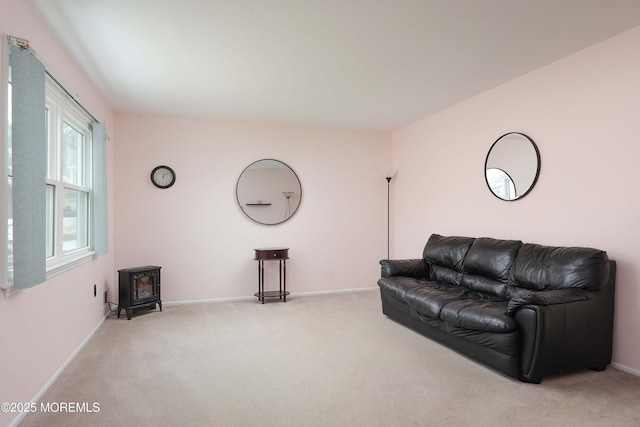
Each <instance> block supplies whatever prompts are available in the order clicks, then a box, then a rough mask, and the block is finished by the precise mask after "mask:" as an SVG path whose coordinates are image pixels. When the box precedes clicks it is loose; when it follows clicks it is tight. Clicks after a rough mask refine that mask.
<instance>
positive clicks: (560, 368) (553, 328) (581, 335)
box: [514, 276, 615, 382]
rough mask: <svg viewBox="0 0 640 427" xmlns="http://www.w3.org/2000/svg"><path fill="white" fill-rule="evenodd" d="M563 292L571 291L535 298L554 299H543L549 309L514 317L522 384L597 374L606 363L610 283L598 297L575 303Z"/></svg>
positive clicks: (524, 310) (591, 294)
mask: <svg viewBox="0 0 640 427" xmlns="http://www.w3.org/2000/svg"><path fill="white" fill-rule="evenodd" d="M612 277H614V276H612ZM564 291H573V290H565V289H562V290H556V291H544V292H541V293H544V294H546V295H542V297H544V296H547V297H548V294H547V292H550V293H551V294H556V293H557V294H556V295H555V296H552V297H548V298H547V301H548V302H549V303H554V304H550V305H536V304H527V305H524V306H522V307H520V308H519V309H518V310H517V311H516V312H515V315H514V319H515V321H516V323H517V324H518V329H519V331H520V345H521V354H520V358H521V359H520V362H521V379H522V380H524V381H527V382H540V380H541V378H542V377H544V376H547V375H555V374H559V373H562V372H571V371H575V370H578V369H596V370H603V369H605V368H606V366H607V365H608V364H609V363H611V355H612V342H613V312H614V296H615V285H614V282H613V279H612V281H611V282H610V283H609V284H607V285H606V286H604V287H602V288H601V289H600V290H598V291H587V292H586V295H584V296H585V297H586V299H584V300H581V301H569V299H571V296H570V295H569V294H568V293H567V292H564ZM558 292H559V293H558ZM575 297H576V298H579V296H577V295H576V296H575ZM563 300H564V301H565V302H566V303H563V302H562V301H563Z"/></svg>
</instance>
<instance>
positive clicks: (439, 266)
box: [423, 234, 475, 285]
mask: <svg viewBox="0 0 640 427" xmlns="http://www.w3.org/2000/svg"><path fill="white" fill-rule="evenodd" d="M474 240H475V239H474V238H473V237H456V236H449V237H445V236H441V235H439V234H432V235H431V237H429V240H428V241H427V244H426V246H425V247H424V252H423V258H424V260H425V261H426V262H427V263H428V264H429V267H430V277H429V278H430V279H431V280H437V281H439V282H443V283H449V284H452V285H460V280H461V276H462V268H463V266H464V257H465V255H466V254H467V252H468V251H469V248H470V247H471V244H472V243H473V241H474Z"/></svg>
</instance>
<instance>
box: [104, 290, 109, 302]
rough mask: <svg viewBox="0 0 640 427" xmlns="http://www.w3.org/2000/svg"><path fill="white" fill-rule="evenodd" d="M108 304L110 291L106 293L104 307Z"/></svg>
mask: <svg viewBox="0 0 640 427" xmlns="http://www.w3.org/2000/svg"><path fill="white" fill-rule="evenodd" d="M108 302H109V291H108V290H105V291H104V305H107V303H108Z"/></svg>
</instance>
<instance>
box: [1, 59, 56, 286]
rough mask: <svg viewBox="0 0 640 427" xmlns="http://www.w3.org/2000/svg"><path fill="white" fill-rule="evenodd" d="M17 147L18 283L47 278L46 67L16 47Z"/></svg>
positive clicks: (14, 120)
mask: <svg viewBox="0 0 640 427" xmlns="http://www.w3.org/2000/svg"><path fill="white" fill-rule="evenodd" d="M9 61H10V64H11V87H12V109H13V116H12V128H11V131H12V138H11V144H12V150H13V255H14V256H13V268H14V270H13V271H14V273H13V286H14V288H15V289H24V288H29V287H31V286H34V285H37V284H38V283H42V282H44V281H45V280H46V254H45V252H46V249H45V226H46V216H45V214H46V212H45V209H46V207H45V201H46V173H47V139H46V121H45V86H44V82H45V68H44V65H43V64H42V63H41V62H40V61H38V59H37V58H36V57H35V55H33V54H32V53H31V52H30V51H29V50H26V49H23V48H20V47H16V46H11V50H10V60H9Z"/></svg>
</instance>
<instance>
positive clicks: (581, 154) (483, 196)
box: [392, 27, 640, 373]
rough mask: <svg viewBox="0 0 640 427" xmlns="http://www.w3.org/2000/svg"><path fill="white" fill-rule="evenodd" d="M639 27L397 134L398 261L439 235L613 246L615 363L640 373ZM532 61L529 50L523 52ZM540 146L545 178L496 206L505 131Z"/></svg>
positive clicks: (395, 212) (395, 200)
mask: <svg viewBox="0 0 640 427" xmlns="http://www.w3.org/2000/svg"><path fill="white" fill-rule="evenodd" d="M639 45H640V27H639V28H636V29H634V30H632V31H629V32H627V33H624V34H622V35H619V36H617V37H615V38H612V39H610V40H607V41H605V42H603V43H600V44H598V45H596V46H593V47H591V48H589V49H586V50H584V51H581V52H578V53H576V54H574V55H572V56H569V57H567V58H565V59H562V60H560V61H557V62H555V63H553V64H550V65H548V66H546V67H544V68H541V69H539V70H537V71H534V72H532V73H529V74H527V75H525V76H522V77H520V78H518V79H515V80H513V81H511V82H509V83H507V84H504V85H502V86H499V87H497V88H495V89H492V90H490V91H487V92H485V93H483V94H480V95H478V96H476V97H474V98H472V99H469V100H467V101H465V102H462V103H460V104H458V105H456V106H454V107H452V108H449V109H447V110H445V111H442V112H440V113H437V114H434V115H432V116H429V117H426V118H424V119H422V120H420V121H418V122H416V123H414V124H412V125H410V126H407V127H405V128H403V129H400V130H398V131H396V132H394V134H393V143H392V147H393V148H392V157H393V166H394V168H395V169H397V170H398V173H397V176H396V179H394V181H393V182H392V199H393V204H392V206H393V212H392V217H393V221H392V222H393V231H392V234H393V249H392V257H395V258H405V257H410V258H414V257H419V256H420V254H421V253H422V252H421V251H422V248H423V247H424V244H425V242H426V239H427V238H428V236H429V235H430V234H431V233H440V234H445V235H446V234H453V235H467V236H489V237H496V238H515V239H521V240H524V241H527V242H532V243H541V244H548V245H581V246H591V247H597V248H601V249H604V250H606V251H607V252H608V253H609V256H610V257H611V258H612V259H615V260H616V261H617V262H618V274H617V291H616V292H617V295H616V315H615V332H614V356H613V357H614V361H615V362H616V364H617V365H618V366H620V367H623V368H628V369H630V370H635V372H636V373H640V340H638V336H640V291H639V287H638V280H639V278H640V277H639V276H640V260H639V258H638V256H637V253H638V248H637V244H638V241H639V239H638V238H639V237H640V231H639V230H640V229H639V228H638V218H639V217H640V199H639V198H638V183H640V168H639V167H638V165H637V163H638V158H639V157H640V144H639V142H638V135H640V117H639V115H640V78H638V76H640V55H638V46H639ZM523 54H526V52H523ZM510 131H519V132H523V133H525V134H527V135H529V136H530V137H531V138H532V139H533V140H534V141H535V142H536V144H537V145H538V147H539V149H540V154H541V158H542V167H541V173H540V177H539V180H538V183H537V184H536V186H535V188H534V189H533V190H532V192H531V193H530V194H529V195H527V196H526V197H525V198H523V199H522V200H520V201H516V202H504V201H500V200H498V199H497V198H496V197H494V196H493V195H492V194H490V193H489V190H488V189H487V186H486V183H485V180H484V175H483V167H484V160H485V156H486V154H487V152H488V150H489V148H490V147H491V144H492V143H493V142H494V141H495V139H497V138H498V137H499V136H501V135H503V134H504V133H506V132H510Z"/></svg>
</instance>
